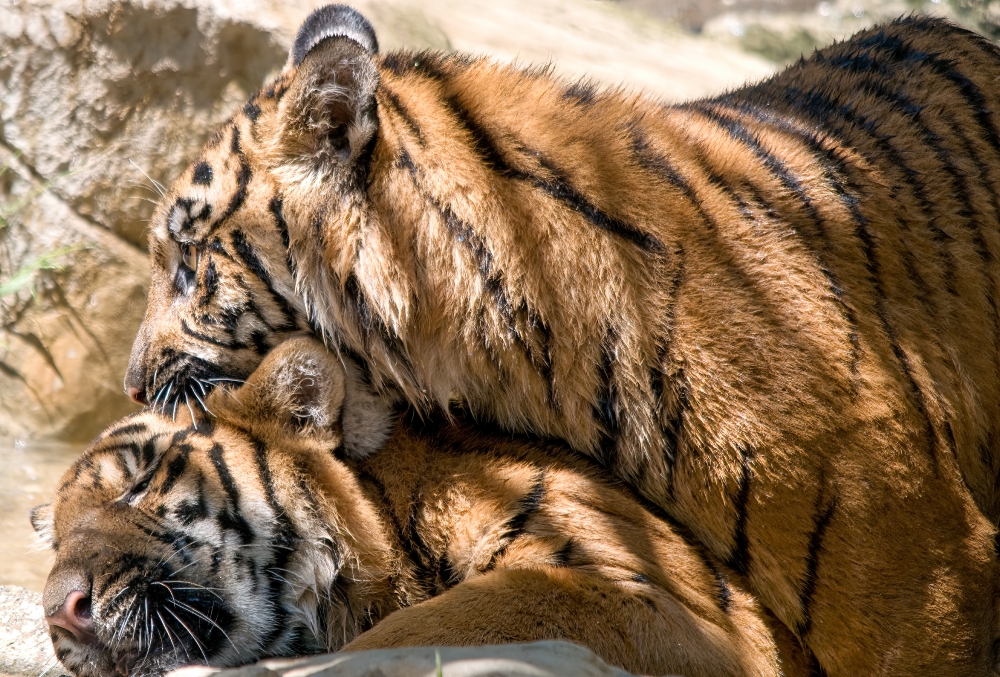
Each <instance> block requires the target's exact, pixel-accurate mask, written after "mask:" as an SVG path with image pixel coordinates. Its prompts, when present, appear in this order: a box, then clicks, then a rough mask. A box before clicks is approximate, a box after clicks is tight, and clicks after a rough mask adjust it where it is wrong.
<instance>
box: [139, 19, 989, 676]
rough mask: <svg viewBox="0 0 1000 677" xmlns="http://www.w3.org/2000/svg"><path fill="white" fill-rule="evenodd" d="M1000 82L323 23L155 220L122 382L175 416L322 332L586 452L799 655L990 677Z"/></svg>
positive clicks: (944, 52)
mask: <svg viewBox="0 0 1000 677" xmlns="http://www.w3.org/2000/svg"><path fill="white" fill-rule="evenodd" d="M998 80H1000V56H998V53H997V49H996V48H995V47H994V46H993V45H992V44H991V43H989V42H987V41H986V40H984V39H982V38H980V37H978V36H976V35H974V34H971V33H969V32H966V31H964V30H962V29H960V28H957V27H955V26H953V25H950V24H948V23H946V22H944V21H941V20H936V19H931V18H926V17H920V16H914V17H909V18H905V19H900V20H898V21H895V22H892V23H890V24H886V25H882V26H877V27H875V28H872V29H869V30H866V31H863V32H861V33H859V34H857V35H856V36H854V37H853V38H851V39H849V40H847V41H845V42H842V43H838V44H835V45H833V46H831V47H828V48H825V49H822V50H819V51H817V52H816V53H815V54H813V55H812V56H811V57H809V58H807V59H803V60H801V61H800V62H798V63H797V64H794V65H792V66H790V67H789V68H788V69H786V70H785V71H784V72H782V73H780V74H778V75H776V76H774V77H772V78H771V79H769V80H765V81H763V82H761V83H759V84H755V85H750V86H746V87H743V88H741V89H736V90H734V91H731V92H728V93H726V94H723V95H720V96H717V97H714V98H710V99H705V100H700V101H693V102H689V103H685V104H680V105H663V104H660V103H658V102H655V101H652V100H650V99H647V98H644V97H642V96H638V95H633V94H628V93H624V92H622V91H618V90H610V91H604V90H600V89H596V88H594V87H590V86H587V85H583V84H580V83H576V84H571V83H566V82H563V81H561V80H560V79H558V78H557V77H554V76H553V75H552V73H550V72H549V71H548V70H546V69H527V70H525V69H521V68H518V67H515V66H509V65H502V64H497V63H494V62H492V61H489V60H488V59H481V58H471V57H467V56H463V55H460V54H442V53H433V52H420V53H412V52H393V53H389V54H380V53H379V52H378V48H377V42H376V38H375V35H374V32H373V31H372V29H371V27H370V26H369V25H368V23H367V22H366V21H365V20H364V19H363V18H362V17H361V16H360V15H359V14H357V13H356V12H354V11H353V10H350V9H348V8H346V7H343V6H329V7H326V8H324V9H321V10H318V11H317V12H315V13H314V14H312V15H311V16H310V17H309V18H308V19H307V20H306V22H305V23H304V25H303V27H302V29H301V30H300V32H299V34H298V36H297V38H296V41H295V44H294V47H293V49H292V51H291V54H290V56H289V60H288V64H287V66H286V67H285V69H284V70H283V71H282V72H281V73H280V74H279V75H277V76H276V77H275V78H274V79H273V80H272V81H271V82H269V83H268V84H266V85H265V86H264V88H263V89H262V90H261V91H260V92H259V93H257V94H256V95H254V96H253V97H252V98H251V99H250V100H249V101H248V102H247V103H246V105H245V106H244V107H243V108H242V109H241V110H239V111H237V112H236V113H235V114H234V116H233V118H232V120H231V121H230V122H229V123H227V124H226V125H225V126H224V127H223V128H222V129H221V130H220V131H219V133H218V134H217V135H216V136H215V137H214V138H213V139H212V140H211V141H210V142H209V143H208V144H207V145H206V146H205V148H204V150H203V152H202V154H201V156H200V157H199V158H197V159H196V161H195V162H194V163H193V164H192V166H191V167H190V169H189V170H187V171H186V172H185V173H184V174H183V175H182V176H181V177H180V178H179V179H178V180H177V182H176V183H175V184H174V186H173V188H172V189H171V191H170V192H169V193H168V195H167V196H166V197H165V198H164V199H163V201H162V202H161V204H160V206H159V208H158V211H157V213H156V216H155V218H154V221H153V223H152V226H151V231H150V252H151V261H152V266H153V270H154V273H153V275H154V277H153V285H152V289H151V292H150V298H149V308H148V311H147V314H146V317H145V320H144V322H143V325H142V327H141V329H140V332H139V334H138V337H137V339H136V342H135V344H134V347H133V353H132V358H131V360H130V365H129V369H128V372H127V375H126V387H127V389H128V390H129V392H130V393H131V395H132V396H133V397H134V398H135V399H136V400H138V401H148V402H150V403H152V404H153V405H154V406H156V407H158V408H160V409H164V408H166V409H168V410H172V409H174V408H175V407H176V406H177V404H178V403H180V405H181V408H182V409H183V408H184V403H185V399H184V398H185V397H186V398H188V401H189V402H190V403H191V404H192V406H196V405H197V404H198V403H197V402H196V401H195V400H196V398H200V397H202V396H203V394H202V392H201V389H202V388H205V389H206V391H207V389H208V388H209V387H210V386H211V385H212V383H215V382H216V381H214V380H212V379H220V378H234V379H241V378H245V377H246V375H247V374H249V373H250V372H251V371H252V369H253V368H254V367H255V366H256V365H257V364H258V363H259V362H260V360H261V359H262V355H263V354H265V353H266V351H267V350H268V349H269V348H270V347H271V346H272V345H274V344H275V343H277V342H279V341H281V340H283V338H285V337H286V336H287V335H288V334H289V333H290V332H294V331H299V330H301V329H303V328H308V329H310V330H311V331H313V332H314V333H315V334H316V335H317V336H321V337H323V338H324V340H326V341H328V342H329V343H330V344H331V345H335V346H337V347H339V349H340V350H341V351H343V352H344V353H345V354H349V355H352V356H353V357H354V358H355V359H356V360H358V362H359V363H360V364H361V365H362V368H363V370H364V372H365V374H366V378H367V379H369V381H370V382H371V383H372V384H373V387H374V388H375V389H376V390H377V391H379V392H385V393H398V394H399V396H400V397H402V398H403V399H404V400H405V401H406V402H407V403H408V404H409V405H411V406H412V407H413V408H414V409H415V410H416V411H418V412H421V413H422V414H423V415H427V416H431V415H434V412H442V411H447V410H448V408H449V407H451V406H453V405H456V404H457V405H458V406H460V407H461V408H463V409H464V410H466V411H468V412H470V415H471V416H473V417H474V418H475V419H476V420H478V421H481V422H483V423H488V424H493V425H498V426H499V427H501V428H503V429H505V430H508V431H511V432H525V433H531V434H535V435H539V436H543V437H546V438H554V439H559V440H563V441H565V442H566V443H568V444H569V446H570V447H571V448H573V449H574V450H575V451H576V452H578V453H581V454H583V455H585V456H589V457H591V458H593V459H596V460H598V461H599V462H600V463H601V464H602V465H603V466H604V467H606V468H607V471H608V472H609V473H610V474H611V475H613V476H614V477H616V478H618V479H620V480H622V481H624V482H625V483H626V484H627V485H628V486H630V487H631V488H633V489H634V490H635V491H637V492H638V493H639V494H640V495H641V496H643V497H644V498H645V499H646V500H648V501H650V502H651V503H653V504H655V505H656V506H658V507H659V508H660V509H662V510H664V511H665V512H666V513H667V514H669V515H670V516H671V517H672V518H673V519H674V520H676V521H677V522H678V523H679V524H681V525H683V526H684V527H685V528H686V529H688V530H690V532H691V533H692V534H693V535H694V536H695V537H696V538H697V540H698V541H699V542H701V543H703V544H704V545H705V546H706V547H707V548H708V549H709V551H711V552H712V554H713V555H714V556H715V557H716V558H718V559H719V560H720V561H723V562H725V563H727V564H728V566H730V567H731V568H732V569H734V570H736V571H737V572H739V573H740V574H742V575H744V576H745V577H746V580H747V581H748V586H749V590H750V591H751V592H752V593H753V594H754V595H755V596H756V597H757V598H758V599H759V600H760V601H761V602H762V603H763V604H764V605H765V606H766V607H767V608H768V609H770V610H771V611H772V612H773V613H774V614H775V615H776V616H777V617H778V618H779V619H780V620H781V621H782V622H783V623H784V625H785V626H786V627H787V628H788V629H789V630H790V631H792V632H793V633H794V634H795V635H796V636H797V637H798V638H799V640H801V642H802V644H803V645H804V646H805V647H806V649H807V650H808V652H809V654H810V657H811V660H814V661H815V665H816V669H817V670H820V671H822V672H824V673H825V674H827V675H831V676H843V675H852V676H853V675H858V674H864V675H869V674H879V675H914V674H934V675H962V676H963V677H965V676H968V675H985V674H990V673H991V672H992V671H994V669H995V668H994V666H995V663H996V656H995V651H994V648H993V647H994V643H995V641H996V640H997V637H998V632H997V620H996V611H995V606H996V601H997V584H998V582H1000V576H998V573H1000V572H998V566H997V553H996V548H997V546H996V545H995V544H996V542H997V538H996V534H997V523H998V518H1000V495H998V477H1000V340H998V333H1000V332H998V326H1000V318H998V310H997V297H998V288H997V284H998V278H1000V271H998V265H997V257H998V256H1000V228H998V218H1000V199H998V190H1000V127H998V121H1000V118H998V116H997V114H996V111H997V110H998V106H1000V98H998V97H1000V92H998V88H997V87H996V83H997V82H998Z"/></svg>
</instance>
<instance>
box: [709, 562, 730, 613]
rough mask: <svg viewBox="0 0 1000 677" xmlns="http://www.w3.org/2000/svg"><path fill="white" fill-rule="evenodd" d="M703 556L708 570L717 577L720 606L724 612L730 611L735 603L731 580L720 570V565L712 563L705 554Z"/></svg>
mask: <svg viewBox="0 0 1000 677" xmlns="http://www.w3.org/2000/svg"><path fill="white" fill-rule="evenodd" d="M702 557H704V559H705V566H707V567H708V570H709V571H711V572H712V576H713V577H714V578H715V582H716V584H717V585H718V586H719V592H718V595H719V608H720V609H722V613H729V607H730V606H732V603H733V590H732V588H731V587H729V581H727V580H726V577H725V576H723V575H722V572H721V571H719V569H718V567H716V566H715V565H714V564H712V562H711V561H710V560H709V559H708V558H707V557H705V556H704V555H702Z"/></svg>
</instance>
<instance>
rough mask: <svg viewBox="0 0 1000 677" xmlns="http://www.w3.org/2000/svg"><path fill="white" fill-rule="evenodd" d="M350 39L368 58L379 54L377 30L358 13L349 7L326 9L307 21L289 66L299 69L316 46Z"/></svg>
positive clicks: (328, 7) (290, 54)
mask: <svg viewBox="0 0 1000 677" xmlns="http://www.w3.org/2000/svg"><path fill="white" fill-rule="evenodd" d="M333 37H343V38H350V39H351V40H354V41H355V42H356V43H358V44H359V45H361V46H362V47H364V48H365V50H366V51H367V52H368V53H369V54H377V53H378V39H377V38H376V37H375V29H374V28H372V25H371V24H370V23H368V19H366V18H364V17H363V16H362V15H361V14H360V13H359V12H358V11H357V10H356V9H354V8H353V7H348V6H347V5H326V6H325V7H320V8H319V9H317V10H315V11H314V12H313V13H312V14H310V15H309V16H307V17H306V20H305V21H303V22H302V26H301V27H300V28H299V32H298V34H297V35H296V36H295V44H293V45H292V51H291V52H289V54H288V63H289V65H290V66H298V65H299V64H301V63H302V62H303V61H304V60H305V58H306V56H307V55H308V54H309V52H311V51H312V50H313V49H314V48H315V47H316V45H318V44H319V43H321V42H322V41H323V40H326V39H327V38H333Z"/></svg>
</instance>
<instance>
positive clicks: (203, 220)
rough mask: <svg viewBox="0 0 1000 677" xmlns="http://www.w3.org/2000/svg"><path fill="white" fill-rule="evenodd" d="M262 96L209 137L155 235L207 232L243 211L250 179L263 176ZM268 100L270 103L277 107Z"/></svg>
mask: <svg viewBox="0 0 1000 677" xmlns="http://www.w3.org/2000/svg"><path fill="white" fill-rule="evenodd" d="M264 101H265V99H262V98H261V97H260V96H255V97H253V98H251V99H250V100H249V101H248V102H247V103H246V104H245V105H244V106H243V108H242V109H241V110H240V111H239V112H237V113H236V114H235V115H234V116H233V118H232V119H231V120H230V121H229V122H227V123H226V124H225V125H223V127H222V128H221V129H220V130H219V131H218V132H216V133H215V134H214V135H213V136H212V138H210V139H209V140H208V142H207V143H206V144H205V146H204V148H203V149H202V153H201V156H200V157H199V158H198V159H197V160H196V161H195V162H193V163H192V164H191V165H190V167H188V169H187V170H186V171H185V173H184V174H183V175H182V176H181V177H180V179H178V181H177V182H176V183H175V185H174V188H173V190H172V191H171V194H170V195H169V196H168V197H167V198H166V201H165V205H166V207H165V214H164V216H163V217H162V218H161V219H159V220H158V222H159V223H160V224H161V228H163V230H159V232H156V233H155V235H156V236H157V237H159V238H164V239H165V238H170V239H174V240H177V241H179V242H191V241H195V240H199V239H202V238H204V237H205V236H206V235H208V234H210V233H211V232H213V231H214V230H216V229H217V228H219V227H220V226H221V225H223V223H224V222H225V221H227V220H228V219H229V218H231V217H232V216H233V215H234V214H236V212H238V211H239V210H240V209H241V208H242V207H243V206H244V203H245V202H246V200H247V198H248V193H249V184H250V182H251V180H253V179H254V178H255V176H259V174H260V172H259V167H260V166H261V162H260V157H259V155H260V153H259V142H258V139H257V129H256V128H257V125H256V122H257V121H258V120H259V119H260V117H261V115H262V110H263V109H262V105H261V104H262V103H263V102H264ZM273 107H274V104H273V103H272V105H271V106H265V108H269V109H270V108H273Z"/></svg>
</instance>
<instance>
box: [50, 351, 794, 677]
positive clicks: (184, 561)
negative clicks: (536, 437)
mask: <svg viewBox="0 0 1000 677" xmlns="http://www.w3.org/2000/svg"><path fill="white" fill-rule="evenodd" d="M206 405H207V406H208V408H209V409H211V410H212V412H213V413H214V414H215V415H216V418H209V419H208V420H207V421H201V422H199V423H198V424H197V425H196V426H192V425H191V421H190V419H189V418H188V417H185V416H183V413H184V412H183V410H182V416H181V417H179V418H178V419H177V420H176V421H175V420H174V419H173V417H172V416H170V415H166V414H163V413H156V412H153V411H151V410H149V409H147V410H146V411H144V412H142V413H139V414H136V415H133V416H132V417H130V418H128V419H125V420H123V421H120V422H118V423H116V424H114V425H112V426H111V427H110V428H109V429H108V430H107V431H106V432H105V433H104V434H102V435H101V436H100V437H99V438H98V439H97V440H96V441H95V442H94V443H93V444H92V445H91V446H90V448H89V449H87V451H86V452H85V453H84V454H83V456H82V457H81V458H80V459H79V460H78V461H77V463H76V464H75V465H74V466H73V467H72V468H71V469H70V470H69V471H68V472H67V474H66V476H65V477H64V478H63V481H62V484H61V486H60V488H59V490H58V493H57V495H56V499H55V502H54V503H53V504H52V505H51V506H45V507H42V508H38V509H36V510H35V512H34V514H33V520H34V522H35V523H36V528H38V529H39V531H40V533H44V534H47V536H48V538H50V539H51V543H52V546H53V548H54V549H55V552H56V563H55V566H54V568H53V569H52V572H51V573H50V575H49V579H48V581H47V583H46V586H45V592H44V605H45V611H46V614H47V618H48V620H49V623H50V624H51V628H52V633H51V634H52V639H53V642H54V645H55V648H56V651H57V655H58V657H59V658H60V659H61V660H62V662H63V664H64V665H65V666H66V667H67V668H69V669H70V670H71V671H73V672H74V674H76V675H78V676H80V677H98V676H104V675H110V674H114V673H116V672H117V674H120V675H153V674H159V673H161V672H163V671H165V670H169V669H171V668H174V667H177V666H181V665H186V664H190V663H202V664H209V665H217V666H226V665H234V664H239V663H246V662H252V661H254V660H256V659H259V658H263V657H268V656H285V655H297V654H304V653H317V652H320V651H332V650H336V649H340V648H344V649H346V650H359V649H369V648H387V647H400V646H419V645H427V644H447V645H477V644H495V643H508V642H519V641H531V640H540V639H566V640H571V641H575V642H578V643H580V644H583V645H585V646H587V647H590V648H591V649H592V650H593V651H594V652H595V653H597V654H598V655H600V656H601V657H603V658H604V659H605V660H607V661H609V662H610V663H613V664H615V665H619V666H621V667H624V668H626V669H629V670H632V671H635V672H638V673H641V674H664V673H676V674H684V675H690V676H691V677H698V676H705V677H710V676H711V677H716V676H722V675H740V676H751V675H753V676H760V677H765V676H773V677H777V676H778V675H780V674H782V670H784V671H785V673H784V674H805V673H801V672H799V673H796V672H795V671H796V670H799V669H802V668H801V666H802V665H804V663H803V661H802V655H801V652H799V651H798V650H797V649H796V644H795V640H794V639H793V638H792V637H791V635H790V634H788V633H787V631H784V630H783V628H782V626H781V624H780V623H779V622H778V621H776V620H775V619H773V618H771V617H770V616H769V615H768V614H767V612H766V611H765V610H764V609H763V608H762V607H761V606H760V605H759V603H758V602H756V601H755V600H754V599H753V598H752V597H751V596H750V595H748V594H747V593H746V592H745V590H744V588H743V587H742V583H741V582H740V580H739V576H738V575H736V574H734V573H732V572H730V571H728V570H727V568H726V567H725V566H724V565H723V564H721V563H719V562H717V561H716V560H714V559H713V558H712V557H711V556H709V555H708V554H707V553H706V552H705V551H704V548H702V547H701V546H699V545H697V544H695V543H692V542H691V541H690V540H689V539H688V538H687V537H686V536H685V535H684V534H683V531H681V530H678V529H675V528H674V527H673V526H672V525H671V524H670V522H669V521H667V520H664V519H662V518H661V517H660V516H658V515H656V514H655V513H654V512H653V511H651V510H650V509H648V508H647V507H645V506H644V505H643V504H642V503H641V502H640V501H638V500H637V499H635V498H633V497H632V496H631V495H630V494H629V493H628V492H627V491H626V490H625V489H624V488H623V487H620V486H616V485H615V484H613V483H612V482H610V481H609V478H606V477H602V475H603V473H602V472H600V471H599V470H598V469H597V468H596V467H595V465H594V464H593V463H592V462H588V461H585V460H583V459H581V458H580V457H579V456H577V455H574V454H572V453H571V452H570V451H569V450H568V448H566V447H565V445H562V444H559V443H556V442H544V441H532V440H528V439H523V438H522V439H517V438H511V437H510V436H505V435H495V434H491V433H488V432H483V431H478V430H476V429H474V428H473V427H471V426H468V425H463V424H444V423H443V424H440V425H438V424H433V423H421V422H419V421H418V420H417V419H414V418H413V417H411V416H395V415H394V414H393V412H392V410H391V408H390V407H391V402H388V401H386V400H385V399H384V398H381V397H379V396H378V395H377V394H375V393H372V392H371V391H370V389H369V388H368V387H366V386H365V385H364V383H363V382H362V380H361V374H360V370H358V369H357V367H356V366H355V365H354V364H353V363H352V362H351V361H349V360H348V361H345V362H343V363H342V362H341V361H340V359H338V357H337V356H336V355H334V354H332V353H328V352H327V350H326V348H324V346H323V345H322V344H321V343H319V342H318V341H317V340H315V339H313V338H306V337H302V338H293V339H291V340H289V341H286V342H285V343H283V344H282V345H280V346H279V347H278V348H276V349H275V350H274V351H272V352H271V354H270V355H269V356H268V357H267V358H266V359H265V360H264V361H263V362H262V363H261V365H260V366H259V367H258V369H257V370H256V372H254V374H253V375H252V376H251V377H250V379H249V380H248V381H247V383H246V384H245V385H243V386H242V387H240V388H239V389H237V390H235V391H234V392H229V391H223V390H216V391H215V392H213V393H212V394H211V395H209V396H208V399H207V401H206ZM375 438H380V439H386V440H387V441H386V442H385V448H384V449H383V452H382V453H379V454H365V453H359V450H358V449H357V448H355V446H354V445H355V444H356V442H357V441H359V440H371V439H375ZM779 646H780V647H781V652H780V653H779ZM789 670H791V671H792V672H789Z"/></svg>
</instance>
